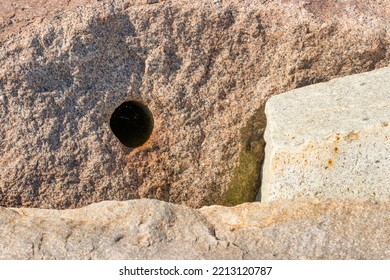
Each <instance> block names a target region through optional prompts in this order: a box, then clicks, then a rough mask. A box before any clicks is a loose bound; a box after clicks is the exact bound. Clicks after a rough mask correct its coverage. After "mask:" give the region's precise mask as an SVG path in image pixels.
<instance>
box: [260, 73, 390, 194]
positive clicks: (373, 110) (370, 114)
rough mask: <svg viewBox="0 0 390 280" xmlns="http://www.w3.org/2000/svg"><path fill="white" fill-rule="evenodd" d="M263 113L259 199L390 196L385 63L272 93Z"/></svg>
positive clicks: (389, 99)
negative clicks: (337, 77) (355, 72)
mask: <svg viewBox="0 0 390 280" xmlns="http://www.w3.org/2000/svg"><path fill="white" fill-rule="evenodd" d="M266 116H267V128H266V131H265V136H264V137H265V140H266V143H267V144H266V152H265V153H266V155H265V161H264V167H263V183H262V190H261V200H262V201H271V200H275V199H293V198H299V197H318V198H321V197H327V198H373V199H390V176H389V175H390V126H389V124H390V68H383V69H379V70H375V71H372V72H368V73H364V74H359V75H353V76H348V77H344V78H339V79H335V80H332V81H330V82H328V83H321V84H317V85H313V86H308V87H304V88H300V89H296V90H292V91H290V92H287V93H284V94H280V95H278V96H274V97H272V98H270V99H269V101H268V102H267V104H266ZM258 199H259V197H258Z"/></svg>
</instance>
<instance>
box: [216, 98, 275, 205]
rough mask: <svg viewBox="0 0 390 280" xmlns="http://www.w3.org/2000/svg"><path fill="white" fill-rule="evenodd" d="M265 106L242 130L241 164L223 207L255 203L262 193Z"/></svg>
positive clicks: (234, 172) (229, 187)
mask: <svg viewBox="0 0 390 280" xmlns="http://www.w3.org/2000/svg"><path fill="white" fill-rule="evenodd" d="M264 106H265V104H264V105H262V106H261V107H260V108H259V109H257V110H256V112H255V114H254V115H253V116H252V117H251V118H250V119H249V121H248V123H247V125H246V126H245V127H244V128H243V129H242V130H241V141H240V142H241V145H240V154H239V163H238V166H237V167H236V168H235V169H234V171H233V176H232V180H231V182H230V183H229V185H228V189H227V191H226V193H225V195H224V196H223V198H222V201H221V204H222V205H225V206H234V205H238V204H241V203H244V202H253V201H255V199H256V195H257V193H258V192H259V191H260V187H261V179H262V178H261V168H262V164H263V160H264V147H265V141H264V138H263V134H264V130H265V126H266V123H267V121H266V117H265V113H264Z"/></svg>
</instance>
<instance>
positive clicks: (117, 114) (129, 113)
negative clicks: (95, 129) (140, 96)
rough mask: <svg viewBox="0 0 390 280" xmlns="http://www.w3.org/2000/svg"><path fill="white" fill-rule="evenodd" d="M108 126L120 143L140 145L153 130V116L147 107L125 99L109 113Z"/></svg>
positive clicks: (132, 146) (131, 146)
mask: <svg viewBox="0 0 390 280" xmlns="http://www.w3.org/2000/svg"><path fill="white" fill-rule="evenodd" d="M110 127H111V130H112V132H113V133H114V134H115V136H116V137H117V138H118V139H119V141H121V143H122V144H123V145H125V146H127V147H129V148H136V147H139V146H142V145H143V144H144V143H145V142H146V141H147V140H148V139H149V137H150V134H152V131H153V116H152V113H151V112H150V110H149V109H148V107H146V106H145V105H144V104H142V103H140V102H137V101H127V102H124V103H122V105H120V106H119V107H118V108H116V109H115V111H114V113H112V115H111V119H110Z"/></svg>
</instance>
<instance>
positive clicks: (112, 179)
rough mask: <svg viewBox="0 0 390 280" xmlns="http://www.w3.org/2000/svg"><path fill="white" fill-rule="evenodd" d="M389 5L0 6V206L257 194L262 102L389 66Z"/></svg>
mask: <svg viewBox="0 0 390 280" xmlns="http://www.w3.org/2000/svg"><path fill="white" fill-rule="evenodd" d="M149 3H150V4H149ZM80 5H81V6H80ZM389 5H390V1H388V0H385V1H379V2H372V1H368V0H364V1H361V0H350V1H336V0H329V1H307V2H305V1H286V0H283V1H276V0H274V1H263V0H255V1H253V0H245V1H242V0H234V1H219V0H201V1H192V0H184V1H183V0H173V1H145V0H142V1H141V0H140V1H124V0H114V1H112V0H103V1H83V0H67V1H63V0H60V1H52V0H51V1H41V0H34V1H25V0H15V1H1V2H0V48H1V49H0V122H1V126H0V205H3V206H27V207H44V208H72V207H79V206H83V205H87V204H89V203H92V202H97V201H101V200H113V199H114V200H127V199H130V198H140V197H146V198H157V199H161V200H165V201H170V202H175V203H184V204H187V205H190V206H195V207H199V206H202V205H209V204H214V203H218V204H225V205H233V204H238V203H241V202H243V201H252V200H254V199H255V196H256V193H257V191H258V188H259V186H260V181H261V178H260V175H259V174H260V172H259V170H260V165H261V160H262V153H263V146H264V141H263V139H262V133H263V129H264V126H265V121H264V114H263V104H264V101H265V100H266V98H267V97H268V96H270V95H272V94H275V93H281V92H285V91H287V90H290V89H293V88H296V87H301V86H305V85H308V84H312V83H317V82H322V81H326V80H329V79H331V78H334V77H339V76H345V75H348V74H352V73H358V72H364V71H368V70H372V69H374V68H379V67H383V66H386V65H388V63H389V48H388V46H389V30H388V29H389V26H390V24H389V18H390V17H389ZM129 100H135V101H138V102H142V103H143V104H144V105H146V106H147V107H148V108H149V110H150V111H151V113H152V114H153V118H154V129H153V132H152V134H151V137H150V139H149V140H148V142H146V143H145V144H144V145H143V146H141V147H139V148H136V149H129V148H125V147H124V146H123V145H122V144H121V143H120V141H119V140H118V139H117V138H116V136H115V135H114V134H113V132H112V131H111V129H110V118H111V115H112V113H113V112H114V110H115V109H116V108H117V107H118V106H119V105H121V104H122V103H123V102H124V101H129ZM64 234H65V236H66V233H64ZM20 242H23V241H20ZM107 242H108V241H107Z"/></svg>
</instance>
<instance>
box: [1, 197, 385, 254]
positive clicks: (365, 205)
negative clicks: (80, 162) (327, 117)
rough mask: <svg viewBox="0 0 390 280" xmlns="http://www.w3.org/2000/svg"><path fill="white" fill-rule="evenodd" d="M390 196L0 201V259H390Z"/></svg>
mask: <svg viewBox="0 0 390 280" xmlns="http://www.w3.org/2000/svg"><path fill="white" fill-rule="evenodd" d="M389 213H390V203H389V202H370V201H366V202H362V201H360V202H359V201H352V200H350V201H341V202H336V201H325V202H319V201H311V202H309V201H301V202H279V203H271V204H261V203H246V204H243V205H239V206H236V207H232V208H228V207H221V206H210V207H204V208H202V209H200V210H194V209H191V208H187V207H186V206H180V205H174V204H170V203H166V202H162V201H157V200H145V199H142V200H133V201H126V202H101V203H98V204H93V205H90V206H87V207H84V208H81V209H68V210H44V209H31V208H19V209H15V208H14V209H11V208H0V259H389V258H390V215H389Z"/></svg>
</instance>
